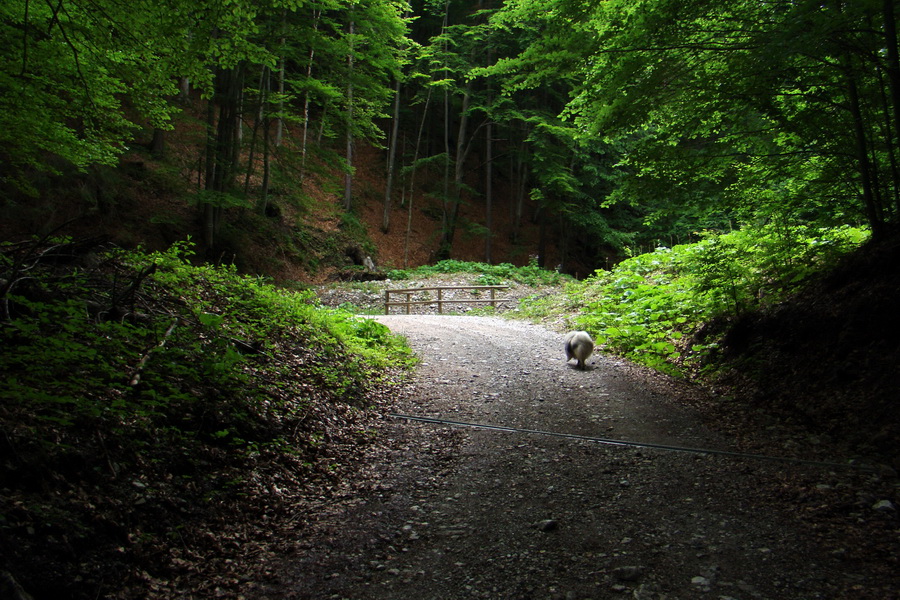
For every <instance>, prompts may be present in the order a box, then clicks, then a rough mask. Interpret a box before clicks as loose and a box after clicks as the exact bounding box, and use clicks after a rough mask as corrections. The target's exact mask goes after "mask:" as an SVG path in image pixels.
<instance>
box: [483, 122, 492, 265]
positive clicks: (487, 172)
mask: <svg viewBox="0 0 900 600" xmlns="http://www.w3.org/2000/svg"><path fill="white" fill-rule="evenodd" d="M493 135H494V128H493V125H492V124H491V121H490V120H488V122H487V125H486V126H485V140H484V145H485V149H484V153H485V166H484V211H485V218H484V226H485V228H486V229H487V235H486V236H485V239H484V262H486V263H488V264H491V261H492V260H493V259H492V257H491V238H492V237H493V236H494V169H493V166H494V164H493V160H494V157H493V155H492V152H493V142H494V141H493V139H492V136H493Z"/></svg>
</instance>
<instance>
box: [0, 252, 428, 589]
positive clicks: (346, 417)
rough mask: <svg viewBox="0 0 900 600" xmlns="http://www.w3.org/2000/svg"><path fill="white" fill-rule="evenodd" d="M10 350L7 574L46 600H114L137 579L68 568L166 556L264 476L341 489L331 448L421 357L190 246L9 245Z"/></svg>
mask: <svg viewBox="0 0 900 600" xmlns="http://www.w3.org/2000/svg"><path fill="white" fill-rule="evenodd" d="M0 348H2V352H0V433H2V436H0V440H2V442H0V480H2V481H3V493H2V495H0V555H2V556H3V561H2V564H0V569H11V570H14V571H15V572H17V573H18V574H19V576H20V577H22V578H24V579H25V580H27V581H29V583H30V586H29V589H30V590H32V591H34V592H35V593H37V592H39V591H40V592H42V597H78V596H79V594H81V593H82V592H76V591H73V590H74V589H75V588H84V590H88V589H89V590H90V591H89V592H88V591H84V590H82V591H83V595H85V596H91V597H93V595H94V594H98V595H102V594H99V592H98V589H99V588H102V586H103V585H104V584H103V583H102V582H103V581H107V582H109V583H108V584H107V585H114V583H113V581H114V580H115V579H116V577H117V576H118V575H121V573H119V574H118V575H115V574H111V573H99V572H98V573H84V572H79V571H78V569H79V567H78V564H77V561H70V560H67V559H63V558H61V557H64V556H68V555H69V554H71V553H72V552H75V555H76V556H77V555H78V553H79V552H80V551H81V549H90V551H91V552H98V551H101V552H105V553H107V554H108V557H107V558H106V559H104V560H105V562H106V567H109V565H119V567H120V568H121V569H124V570H126V571H127V570H128V567H127V563H128V562H129V561H132V560H134V559H135V557H136V556H137V555H138V554H142V555H144V554H146V553H148V552H149V553H150V554H153V553H162V555H166V553H167V552H168V551H167V550H166V549H165V548H167V544H168V543H169V540H167V538H166V536H167V535H169V534H171V532H172V531H173V530H177V527H179V523H180V522H181V521H182V516H183V514H184V512H185V511H195V510H203V509H204V507H207V508H213V507H221V506H227V505H229V503H234V502H239V501H240V498H241V497H250V496H251V495H252V493H253V492H252V485H251V484H252V482H253V481H255V480H254V479H253V478H252V477H251V472H252V471H253V469H254V468H260V466H259V465H261V464H262V463H265V464H268V465H270V466H269V467H266V468H270V469H271V468H276V469H277V470H278V471H279V472H280V473H281V475H279V477H280V478H281V479H282V480H294V481H297V482H298V485H303V482H304V481H306V480H307V479H309V480H312V479H314V478H315V477H321V476H330V474H331V473H333V472H335V469H336V465H335V464H334V462H333V460H334V459H333V458H331V457H330V454H331V450H329V447H330V446H331V445H333V444H335V443H338V439H339V438H340V436H341V435H349V436H351V437H352V436H354V435H356V433H354V432H353V431H352V427H353V422H354V418H355V417H354V413H357V412H358V413H361V412H363V411H365V410H367V409H368V408H370V404H371V402H372V401H373V400H372V399H373V398H375V397H377V395H376V394H374V391H375V390H376V389H377V388H378V386H389V385H390V384H391V383H392V382H393V381H395V380H399V379H400V374H401V373H402V369H403V368H404V367H406V366H408V365H410V364H412V362H413V360H414V359H413V355H412V354H411V352H410V350H409V348H408V347H407V346H406V344H405V342H404V341H403V340H402V339H401V338H399V337H396V336H394V335H392V334H391V333H390V332H389V330H388V329H387V328H386V327H385V326H383V325H381V324H379V323H377V322H374V321H371V320H368V319H360V318H357V317H355V316H353V315H352V314H350V313H348V312H345V311H341V310H329V309H324V308H322V307H321V306H319V305H318V304H317V302H316V300H315V298H314V295H313V294H312V293H311V292H291V291H285V290H283V289H278V288H276V287H274V286H272V285H269V284H268V283H267V282H265V281H264V280H262V279H259V278H253V277H247V276H241V275H239V274H237V273H236V271H235V270H234V268H231V267H212V266H207V265H200V266H195V265H192V264H191V263H190V246H189V245H188V244H177V245H175V246H173V247H172V248H171V249H170V250H168V251H166V252H157V253H152V254H147V253H143V252H126V251H122V250H117V249H103V248H101V247H99V246H98V245H97V243H96V242H89V243H88V242H76V241H72V240H56V241H46V240H45V241H42V242H27V243H20V244H4V245H2V246H0ZM344 429H349V431H348V432H347V433H346V434H342V433H341V432H342V431H343V430H344ZM342 443H344V442H342ZM274 465H277V467H275V466H274ZM114 490H115V491H114ZM123 498H126V499H128V498H130V500H128V501H126V503H125V504H122V501H123V500H122V499H123ZM89 506H90V507H91V508H90V509H89V508H88V507H89ZM217 510H218V509H217ZM179 515H182V516H179ZM196 526H197V527H200V525H196ZM58 532H66V534H65V535H63V536H60V535H59V534H58ZM179 535H181V536H183V538H184V539H187V538H188V537H189V533H188V532H186V531H181V533H179ZM198 535H201V534H200V533H199V532H198ZM98 548H99V549H100V550H98ZM145 558H146V557H145ZM103 562H104V561H100V563H98V564H101V563H103ZM151 562H152V561H151ZM45 563H46V564H47V565H51V566H52V569H55V571H54V574H53V577H50V576H47V575H46V573H42V572H41V569H40V568H39V565H42V564H45ZM106 567H105V568H106ZM142 568H148V567H147V566H146V565H144V566H143V567H142ZM134 575H135V574H134V573H131V576H134ZM119 583H120V584H121V580H120V581H119ZM42 586H43V587H42ZM98 586H99V588H98ZM62 590H65V593H63V591H62Z"/></svg>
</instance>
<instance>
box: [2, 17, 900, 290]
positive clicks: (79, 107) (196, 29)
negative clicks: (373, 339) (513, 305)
mask: <svg viewBox="0 0 900 600" xmlns="http://www.w3.org/2000/svg"><path fill="white" fill-rule="evenodd" d="M893 4H894V3H893V2H892V1H890V0H863V1H855V2H841V1H839V0H834V2H826V3H821V2H805V1H788V0H785V1H772V2H751V1H746V2H741V1H733V2H727V3H721V2H712V1H698V2H683V1H678V0H670V1H661V0H646V1H638V2H633V1H630V0H629V1H625V0H622V1H617V0H609V1H606V2H602V3H591V2H583V3H579V2H567V1H553V0H541V1H532V0H528V1H525V0H522V1H517V2H507V3H503V4H501V3H499V2H498V3H497V4H496V5H494V4H492V3H491V2H489V1H487V0H482V1H479V2H461V1H451V0H446V1H445V2H424V3H418V2H414V3H411V4H409V5H407V4H405V3H402V2H394V1H389V2H388V1H385V2H381V1H374V0H373V1H369V2H343V1H337V0H336V1H333V2H332V1H328V2H302V1H299V0H298V1H284V0H277V1H272V2H266V1H262V2H260V1H256V2H242V1H228V2H222V1H215V2H199V3H198V2H177V1H167V2H163V3H156V2H139V3H138V4H124V3H120V2H112V1H109V2H107V1H105V0H97V1H91V2H81V1H76V2H70V1H63V2H58V3H49V2H43V3H41V2H32V1H31V0H14V1H12V2H6V3H4V7H3V8H2V19H0V27H2V29H0V35H2V37H3V50H2V52H3V68H2V71H0V77H2V86H0V90H2V96H0V102H2V105H0V119H2V123H0V136H2V139H0V152H2V166H0V168H2V171H0V176H2V177H3V182H4V185H3V192H2V193H3V196H4V203H3V211H4V221H10V222H15V223H16V224H21V225H22V227H21V228H20V229H24V232H25V233H28V234H30V233H35V230H39V229H40V227H43V228H44V229H47V228H51V227H54V226H59V225H61V224H62V223H64V222H67V219H75V218H79V217H80V218H82V219H84V218H87V219H90V220H94V221H95V220H96V219H97V218H101V219H102V218H104V217H106V216H108V215H110V213H112V212H114V211H115V210H116V208H117V207H118V208H121V207H120V206H117V205H121V204H123V203H124V201H125V200H124V198H123V197H119V196H123V195H126V194H127V192H128V190H127V189H122V188H128V187H131V186H133V184H134V183H140V184H141V185H142V186H143V187H149V188H152V189H153V194H155V195H160V194H166V195H168V196H170V197H172V198H173V199H174V201H175V206H174V207H172V208H171V209H170V210H169V211H166V210H162V211H159V212H161V213H162V214H154V215H152V218H153V219H154V222H155V224H157V225H159V226H160V227H162V226H163V225H168V226H169V227H171V228H175V229H176V230H177V232H178V233H179V234H181V235H182V236H183V235H184V234H188V233H192V234H194V238H195V240H196V241H197V242H198V243H200V244H201V245H202V247H203V248H204V250H205V251H208V255H209V256H220V255H221V254H222V250H223V249H225V248H226V247H229V246H240V244H239V243H235V241H234V240H233V239H230V238H233V237H234V236H233V235H232V236H229V234H228V230H233V229H234V228H235V227H237V228H246V229H250V230H251V231H252V230H253V227H254V226H253V225H251V224H250V223H254V224H257V228H261V227H263V225H259V224H258V221H254V220H253V216H252V215H253V214H258V215H266V214H269V215H275V214H276V213H277V214H279V215H281V211H282V209H285V208H289V207H299V208H300V209H303V208H304V207H306V209H307V210H308V208H309V205H310V203H313V204H315V203H316V202H318V201H319V199H312V200H311V199H310V197H309V193H308V192H304V188H303V184H304V180H305V179H306V178H311V177H315V176H320V175H321V174H322V173H323V172H327V177H326V178H325V179H326V182H327V183H326V185H325V188H326V190H327V194H326V197H327V198H329V199H333V200H334V203H335V204H337V205H338V206H339V207H340V209H342V210H343V211H344V214H343V216H342V218H343V219H344V220H345V221H346V220H350V221H352V220H353V219H354V218H356V217H355V215H356V216H358V214H359V211H360V210H361V209H362V206H361V205H363V204H365V205H369V206H370V208H371V207H372V206H373V205H377V207H378V208H379V209H380V210H378V212H379V213H380V219H374V220H376V221H378V222H377V223H372V229H376V228H380V229H381V230H382V231H389V230H394V231H395V232H398V236H397V238H396V239H397V240H399V242H400V243H402V244H403V245H404V246H405V249H406V252H405V254H404V258H405V260H403V261H401V260H399V259H398V260H394V261H393V262H394V264H393V265H390V266H393V267H398V268H399V267H406V266H411V265H410V263H411V262H416V261H410V258H409V242H408V241H407V238H408V237H409V234H408V233H407V235H406V236H404V235H403V233H404V232H407V231H408V230H409V227H410V223H411V222H412V221H413V219H414V218H416V217H418V216H419V215H421V214H424V215H427V217H428V219H429V220H430V222H431V226H430V231H428V232H427V233H424V234H420V235H424V236H426V237H427V238H428V252H427V254H426V258H425V259H424V260H419V261H418V263H417V264H421V263H424V262H428V259H430V260H431V261H432V262H434V261H435V260H440V259H444V258H451V257H453V258H458V257H459V254H460V250H459V247H460V246H465V247H466V248H467V251H469V250H471V248H472V247H473V246H475V247H477V255H475V256H466V258H467V259H470V260H483V261H484V262H487V263H492V262H500V261H504V260H505V261H509V262H515V263H516V264H525V263H527V262H528V256H530V255H535V256H537V257H538V260H539V263H540V265H541V266H547V267H549V268H555V267H559V268H560V270H563V271H566V272H571V273H579V274H580V275H581V276H584V275H587V274H590V273H591V272H593V270H594V269H596V268H598V267H606V266H608V265H609V264H614V263H615V262H616V261H618V260H620V259H621V258H623V257H625V256H629V255H634V254H638V253H640V252H643V251H648V250H653V249H654V248H655V247H657V246H660V245H665V246H672V245H675V244H678V243H685V242H689V241H697V240H698V239H700V236H701V235H702V233H703V232H705V231H712V232H727V231H731V230H733V229H737V228H741V227H753V226H755V225H759V224H765V223H777V224H779V226H781V227H783V228H784V230H785V231H790V229H791V228H792V227H795V226H798V227H802V228H818V227H835V226H840V225H851V226H863V227H865V228H867V229H869V230H870V231H871V232H872V234H873V235H874V236H876V237H877V236H880V235H882V234H883V233H884V232H885V230H886V228H887V227H888V226H889V225H890V224H892V223H894V222H895V221H896V216H897V212H898V204H900V191H898V185H897V182H898V174H900V164H898V157H897V148H898V144H897V136H898V117H900V66H898V57H897V33H896V23H895V15H894V6H893ZM167 142H168V143H167ZM370 148H374V149H376V150H377V152H378V155H377V157H376V158H375V162H376V164H377V165H378V167H377V168H370V170H373V171H375V172H377V173H378V175H379V178H380V179H381V180H382V181H383V182H384V183H383V184H382V185H380V187H383V189H377V191H376V190H375V189H371V186H367V184H366V182H365V181H361V179H362V178H361V174H362V172H363V169H365V168H367V167H366V165H364V164H361V158H363V157H365V156H368V155H369V154H368V152H367V150H368V149H370ZM116 167H118V170H119V172H120V174H119V175H118V176H117V175H115V174H112V173H110V170H111V169H115V168H116ZM123 169H124V170H125V174H126V176H128V175H130V176H131V177H132V178H133V177H135V176H138V177H140V178H142V179H143V181H140V182H134V181H133V180H132V179H128V178H127V177H126V179H125V181H121V177H122V175H121V171H122V170H123ZM129 169H130V171H129ZM329 169H330V170H329ZM323 170H324V171H323ZM135 171H137V173H135ZM147 171H152V173H151V172H147ZM117 177H118V179H119V180H118V181H117ZM72 182H75V185H72ZM116 183H118V185H116ZM134 202H139V200H134ZM185 207H190V211H189V212H188V213H187V216H182V214H183V213H184V212H185V210H186V209H185ZM500 208H502V214H501V213H500V212H499V211H500ZM294 214H296V211H291V216H293V215H294ZM369 220H373V219H369ZM185 221H187V222H185ZM197 221H199V222H197ZM289 225H290V226H296V225H295V224H294V223H289ZM501 226H502V228H503V230H502V232H501V231H498V228H499V227H501ZM29 227H30V228H31V231H29V230H28V228H29ZM528 229H534V230H535V232H534V234H533V235H530V236H529V235H526V230H528ZM38 232H40V231H38ZM461 236H465V240H464V242H460V240H459V238H460V237H461ZM172 237H174V236H172ZM298 237H302V235H301V236H298ZM130 241H131V243H132V244H133V243H134V242H135V240H130ZM171 241H172V240H170V242H171ZM455 242H456V245H457V249H456V254H454V243H455ZM296 243H297V244H299V248H298V252H299V254H301V255H302V254H303V253H304V251H309V250H310V249H309V248H305V247H303V245H302V244H303V242H302V240H301V241H300V242H296ZM498 244H502V245H503V247H504V248H510V247H511V248H512V249H508V250H506V252H505V253H504V254H503V255H502V256H498V255H497V253H496V252H495V251H494V246H496V245H498ZM228 249H230V250H233V251H238V252H239V250H240V248H239V247H238V248H231V247H229V248H228ZM301 260H302V259H301ZM398 263H399V264H398ZM412 266H415V264H412Z"/></svg>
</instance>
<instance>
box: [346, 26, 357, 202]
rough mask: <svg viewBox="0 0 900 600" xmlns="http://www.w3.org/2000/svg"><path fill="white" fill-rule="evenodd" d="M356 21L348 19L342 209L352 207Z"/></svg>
mask: <svg viewBox="0 0 900 600" xmlns="http://www.w3.org/2000/svg"><path fill="white" fill-rule="evenodd" d="M355 29H356V23H355V22H354V21H353V19H351V20H350V53H349V54H348V55H347V154H346V161H347V172H346V173H345V174H344V210H347V211H349V210H350V209H352V208H353V66H354V65H353V34H354V30H355Z"/></svg>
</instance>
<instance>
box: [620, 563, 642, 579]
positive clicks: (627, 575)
mask: <svg viewBox="0 0 900 600" xmlns="http://www.w3.org/2000/svg"><path fill="white" fill-rule="evenodd" d="M643 574H644V567H639V566H627V567H617V568H616V569H613V576H614V577H615V578H616V579H618V580H619V581H637V580H638V579H640V578H641V575H643Z"/></svg>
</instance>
